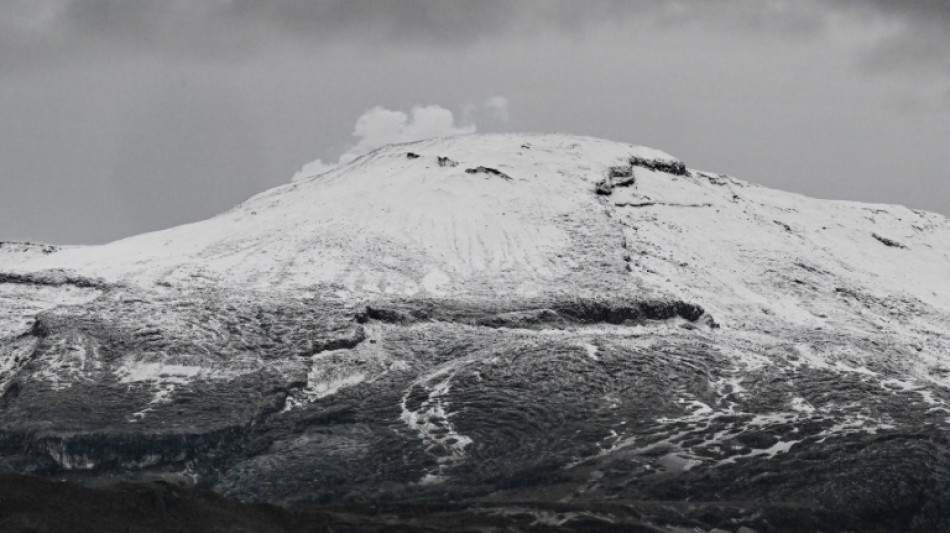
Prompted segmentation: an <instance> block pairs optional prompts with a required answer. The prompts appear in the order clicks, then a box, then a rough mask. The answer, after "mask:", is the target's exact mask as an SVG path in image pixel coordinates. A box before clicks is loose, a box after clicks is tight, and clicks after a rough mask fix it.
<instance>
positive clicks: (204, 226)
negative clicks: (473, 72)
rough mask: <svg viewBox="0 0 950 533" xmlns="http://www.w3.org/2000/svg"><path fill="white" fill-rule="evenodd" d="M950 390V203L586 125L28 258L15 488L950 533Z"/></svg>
mask: <svg viewBox="0 0 950 533" xmlns="http://www.w3.org/2000/svg"><path fill="white" fill-rule="evenodd" d="M802 172H809V173H819V172H822V169H820V168H815V169H809V168H803V169H802ZM948 386H950V220H948V219H947V218H946V217H943V216H941V215H937V214H934V213H927V212H922V211H916V210H911V209H908V208H905V207H901V206H893V205H879V204H864V203H857V202H847V201H832V200H819V199H813V198H808V197H805V196H801V195H798V194H792V193H786V192H781V191H777V190H773V189H769V188H765V187H761V186H758V185H755V184H752V183H748V182H746V181H742V180H739V179H736V178H734V177H731V176H727V175H724V174H717V173H711V172H703V171H698V170H694V169H690V168H688V167H687V166H686V164H685V163H684V162H682V161H680V160H679V159H677V158H675V157H673V156H671V155H669V154H666V153H664V152H660V151H658V150H654V149H650V148H644V147H640V146H632V145H628V144H623V143H616V142H610V141H605V140H600V139H593V138H587V137H575V136H567V135H530V134H497V135H469V136H460V137H451V138H443V139H431V140H426V141H420V142H414V143H408V144H400V145H391V146H387V147H384V148H381V149H379V150H377V151H375V152H372V153H370V154H368V155H365V156H363V157H361V158H359V159H357V160H356V161H353V162H352V163H349V164H346V165H344V166H341V167H338V168H335V169H333V170H330V171H328V172H325V173H322V174H319V175H314V176H306V175H305V176H302V179H298V180H295V181H294V182H292V183H289V184H287V185H284V186H281V187H277V188H275V189H271V190H269V191H266V192H264V193H261V194H259V195H257V196H255V197H253V198H251V199H249V200H247V201H246V202H244V203H242V204H241V205H239V206H237V207H235V208H234V209H232V210H231V211H228V212H226V213H223V214H221V215H219V216H217V217H214V218H212V219H209V220H206V221H202V222H198V223H195V224H189V225H185V226H180V227H176V228H172V229H168V230H164V231H159V232H155V233H149V234H145V235H140V236H136V237H131V238H128V239H124V240H121V241H117V242H114V243H110V244H106V245H102V246H88V247H83V246H72V247H70V246H52V245H39V244H32V243H2V244H0V470H3V471H8V472H14V473H19V474H30V475H31V476H34V477H26V478H24V477H19V476H15V475H12V474H11V475H8V476H7V477H6V478H5V479H8V480H9V483H8V484H7V486H14V485H15V484H16V483H22V484H23V486H24V487H26V488H28V489H30V490H36V491H39V493H42V494H54V493H55V494H58V496H56V498H57V501H68V502H74V501H79V500H82V501H93V502H103V501H107V500H108V498H109V497H110V496H109V494H112V493H109V490H117V489H108V488H103V487H116V486H121V487H125V488H124V489H122V490H126V491H128V490H133V489H130V488H128V487H154V486H156V485H155V483H161V484H162V485H161V486H162V487H176V488H175V489H174V490H176V491H179V492H176V493H175V494H176V495H175V496H174V497H169V498H172V499H174V498H180V499H189V498H190V499H189V500H188V501H191V502H199V503H194V504H193V505H199V504H200V505H203V506H205V508H210V507H214V506H216V505H217V506H223V505H231V506H239V505H240V504H238V503H234V502H236V501H240V502H266V503H267V504H271V505H275V507H273V509H271V510H270V511H268V513H271V514H268V515H267V517H270V518H267V517H265V518H260V517H259V516H258V515H255V517H256V518H255V520H254V521H249V522H245V523H244V524H243V526H241V525H237V526H235V527H245V528H251V529H241V530H242V531H243V530H255V531H256V530H258V529H253V528H254V527H258V525H259V524H265V523H266V524H269V525H266V524H265V525H259V527H261V528H263V529H259V530H260V531H281V530H286V531H291V530H294V531H296V530H311V529H300V528H303V526H301V525H300V524H301V522H300V521H299V520H298V519H299V517H300V516H308V517H311V518H312V520H310V521H308V522H306V523H308V524H310V525H309V526H308V527H313V528H314V529H312V530H313V531H318V530H319V531H323V530H332V528H331V529H318V527H324V526H326V527H328V528H329V527H330V526H329V525H327V524H331V523H336V524H348V527H353V528H356V529H357V530H364V529H366V530H369V529H372V528H378V529H385V528H387V527H403V528H407V529H405V530H430V531H443V530H444V531H449V530H451V531H466V530H472V531H489V530H498V531H501V530H505V531H522V530H524V531H670V532H672V531H687V530H688V531H720V532H721V531H731V532H737V531H743V532H748V531H755V532H758V533H764V532H769V531H816V530H821V531H825V532H833V531H895V530H919V531H946V530H950V510H948V508H947V506H946V505H945V503H946V502H947V501H950V389H948ZM36 476H39V477H44V478H50V479H57V480H65V481H68V482H70V483H71V485H69V486H68V487H69V488H68V489H61V488H56V489H55V490H54V489H48V488H42V487H45V485H43V483H45V481H44V480H42V479H36ZM11 484H12V485H11ZM36 487H41V488H36ZM57 487H58V486H57ZM11 490H12V489H11ZM24 490H27V489H24ZM135 490H153V489H135ZM162 490H166V489H162ZM167 490H171V489H167ZM63 491H65V492H63ZM83 491H86V492H83ZM192 491H195V492H194V493H193V492H192ZM202 491H204V492H202ZM208 491H210V492H213V493H216V495H215V494H211V495H209V494H207V492H208ZM163 494H164V493H163ZM192 494H200V496H189V495H192ZM111 497H114V495H113V496H111ZM222 497H223V498H227V499H228V500H233V502H228V501H227V500H222V499H221V498H222ZM0 501H3V498H0ZM174 501H179V500H174ZM209 502H210V503H209ZM89 505H91V506H95V505H100V503H90V504H89ZM102 505H104V504H102ZM129 505H132V504H129ZM136 505H138V504H136ZM209 506H210V507H209ZM63 508H64V509H65V508H71V507H69V506H68V505H64V507H63ZM87 508H89V507H88V506H87ZM177 508H178V509H183V508H185V507H184V506H183V504H182V505H179V506H178V507H177ZM214 508H215V509H217V507H214ZM189 509H191V508H190V507H189ZM242 509H243V508H242ZM254 509H258V508H254ZM269 509H270V508H269ZM245 510H246V509H245ZM258 511H259V509H258ZM163 512H168V513H173V512H174V511H168V510H167V509H166V510H164V511H163ZM189 512H192V511H189ZM209 512H210V511H209ZM215 512H218V511H215ZM228 512H229V513H237V512H239V511H233V510H232V511H228ZM255 512H257V511H255ZM281 513H284V514H281ZM301 513H303V514H301ZM306 513H316V514H306ZM4 514H7V515H8V516H14V517H18V518H16V520H19V522H16V521H11V522H9V523H10V524H14V525H16V524H21V525H22V524H28V525H29V524H32V525H31V526H29V527H34V526H35V525H36V524H52V523H53V522H44V520H53V518H51V516H52V515H44V513H43V512H39V511H37V512H32V511H29V510H28V509H25V508H23V509H20V510H16V509H12V510H4V508H3V507H2V505H0V525H2V524H3V523H4V522H3V521H2V520H3V518H2V517H3V515H4ZM317 515H319V517H322V518H319V519H318V518H313V516H317ZM77 516H78V515H77ZM83 516H85V515H83ZM90 516H94V513H93V514H91V515H90ZM214 516H218V515H214ZM277 516H281V517H283V518H280V519H278V518H274V517H277ZM328 516H329V517H332V519H331V518H326V517H328ZM288 517H291V518H293V517H296V518H293V519H291V518H288ZM324 519H326V520H324ZM11 520H13V519H11ZM130 520H131V518H130ZM260 520H263V521H264V522H260ZM266 520H272V521H271V522H266ZM294 520H298V521H296V522H295V521H294ZM308 520H309V519H308ZM320 520H324V521H323V522H321V521H320ZM334 520H335V521H336V522H333V521H334ZM288 524H296V525H288ZM23 527H27V526H23ZM49 527H53V526H49ZM117 527H118V526H117ZM268 528H269V529H268ZM466 528H468V529H466ZM506 528H507V529H506ZM24 530H26V529H24ZM156 530H158V529H156Z"/></svg>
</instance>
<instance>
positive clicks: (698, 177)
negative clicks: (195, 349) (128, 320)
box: [0, 135, 950, 327]
mask: <svg viewBox="0 0 950 533" xmlns="http://www.w3.org/2000/svg"><path fill="white" fill-rule="evenodd" d="M409 154H413V156H414V155H418V156H419V157H413V156H410V155H409ZM440 157H446V158H449V159H450V160H451V161H453V162H457V163H458V164H457V166H451V165H440V163H439V160H438V158H440ZM630 158H639V159H640V160H644V161H661V162H675V161H676V160H675V158H673V157H672V156H669V155H667V154H665V153H663V152H659V151H656V150H652V149H648V148H643V147H636V146H630V145H626V144H620V143H614V142H608V141H602V140H597V139H591V138H581V137H570V136H561V135H478V136H463V137H455V138H447V139H434V140H428V141H421V142H417V143H410V144H406V145H394V146H389V147H385V148H383V149H380V150H378V151H376V152H373V153H372V154H369V155H367V156H365V157H362V158H360V159H358V160H357V161H355V162H353V163H351V164H349V165H346V166H344V167H341V168H338V169H336V170H333V171H331V172H329V173H326V174H323V175H320V176H317V177H314V178H310V179H307V180H303V181H300V182H296V183H292V184H288V185H285V186H282V187H278V188H275V189H272V190H269V191H266V192H264V193H262V194H259V195H257V196H255V197H254V198H251V199H250V200H248V201H247V202H245V203H243V204H241V205H240V206H238V207H236V208H234V209H232V210H231V211H229V212H227V213H224V214H222V215H220V216H217V217H215V218H212V219H210V220H206V221H203V222H199V223H195V224H190V225H186V226H181V227H176V228H172V229H169V230H165V231H160V232H156V233H151V234H146V235H141V236H137V237H133V238H129V239H125V240H122V241H118V242H114V243H111V244H108V245H104V246H95V247H74V248H67V249H63V250H57V251H53V252H51V253H43V252H41V251H38V250H27V251H25V250H22V249H13V248H10V247H6V248H0V271H5V272H37V271H45V270H56V269H61V270H64V271H66V272H69V273H71V274H75V275H79V276H85V277H89V278H104V279H105V280H107V281H121V282H126V283H132V284H139V285H145V286H151V285H153V284H155V283H159V284H172V285H188V284H197V285H203V284H207V283H209V282H217V283H224V284H234V285H238V286H241V287H266V288H287V289H297V288H310V289H314V290H320V291H321V292H325V291H327V290H329V291H332V292H336V293H337V294H339V295H341V296H343V295H349V294H354V293H357V294H359V293H369V294H374V293H375V294H401V295H414V294H432V295H446V294H459V293H461V294H465V293H488V294H521V295H532V294H539V293H544V292H548V291H549V290H551V288H552V287H553V286H554V285H557V286H558V289H559V290H580V289H584V290H588V289H590V290H595V291H597V292H602V291H612V290H627V289H634V290H637V291H643V290H646V289H651V290H657V291H660V292H661V293H663V294H673V295H677V296H681V297H689V298H692V299H694V300H696V301H698V302H700V303H701V304H702V305H704V306H706V307H707V309H708V310H711V311H713V314H715V315H717V316H720V315H724V314H736V313H739V314H761V313H767V314H773V315H775V316H777V317H781V318H782V319H783V320H787V321H791V322H794V323H799V324H802V325H809V326H822V325H827V326H834V324H826V323H827V322H828V320H827V319H826V318H823V315H825V314H826V313H824V310H823V309H822V304H821V302H813V301H810V299H808V298H799V297H798V292H801V291H798V290H797V289H799V288H807V287H808V285H809V284H815V283H822V284H833V283H835V282H836V281H837V280H842V281H847V282H848V284H849V285H854V284H858V285H860V286H861V287H863V288H864V289H865V290H866V291H867V293H868V297H871V298H884V299H886V298H889V297H891V296H895V295H900V298H903V299H904V301H905V303H907V302H909V303H913V302H914V301H920V302H925V303H928V304H930V305H933V306H935V307H937V308H939V309H943V310H950V290H948V288H950V281H948V280H950V276H948V272H950V224H948V223H947V219H946V218H944V217H942V216H939V215H936V214H931V213H924V212H918V211H912V210H910V209H906V208H904V207H900V206H889V205H871V204H861V203H855V202H843V201H826V200H816V199H811V198H806V197H803V196H799V195H796V194H790V193H785V192H780V191H775V190H771V189H767V188H763V187H758V186H755V185H750V184H748V183H745V182H742V181H739V180H736V179H733V178H730V177H726V176H721V175H715V174H709V173H703V172H695V171H691V172H689V173H688V175H685V176H678V175H673V174H669V173H666V172H662V171H658V170H651V169H650V168H647V167H644V166H636V167H634V168H633V178H634V179H635V184H634V185H633V186H627V187H616V188H614V190H613V194H611V195H609V196H598V195H596V194H593V190H594V188H595V186H596V184H597V183H599V182H601V181H603V180H604V178H605V175H606V174H607V172H608V169H609V168H611V167H615V166H618V165H621V166H622V165H625V164H626V161H627V160H629V159H630ZM478 167H486V168H491V169H496V170H498V171H499V172H500V173H502V175H496V174H493V173H487V172H466V171H467V170H472V169H477V168H478ZM820 171H821V169H803V172H820ZM881 239H884V240H881ZM885 242H889V243H891V244H892V245H888V244H885ZM894 244H896V245H897V246H895V245H894ZM624 259H627V265H625V264H624V262H623V261H624ZM624 268H626V269H628V270H629V271H630V272H629V273H626V272H623V270H624ZM620 272H623V275H617V274H618V273H620ZM792 273H798V274H799V275H797V276H796V275H792ZM776 284H789V285H791V284H797V285H800V286H801V287H791V289H792V290H789V291H779V293H778V294H777V293H776V291H775V290H774V287H775V286H776ZM881 326H882V327H886V324H881Z"/></svg>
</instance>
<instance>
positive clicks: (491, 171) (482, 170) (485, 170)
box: [465, 167, 512, 181]
mask: <svg viewBox="0 0 950 533" xmlns="http://www.w3.org/2000/svg"><path fill="white" fill-rule="evenodd" d="M465 172H466V173H468V174H487V175H489V176H494V177H496V178H501V179H503V180H508V181H511V179H512V178H511V176H509V175H508V174H505V173H504V172H502V171H500V170H498V169H496V168H491V167H475V168H467V169H465Z"/></svg>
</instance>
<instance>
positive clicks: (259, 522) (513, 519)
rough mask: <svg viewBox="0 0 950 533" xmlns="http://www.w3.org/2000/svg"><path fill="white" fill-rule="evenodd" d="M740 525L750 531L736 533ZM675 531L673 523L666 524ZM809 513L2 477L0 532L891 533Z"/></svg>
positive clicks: (880, 527) (736, 507) (740, 507)
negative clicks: (95, 484)
mask: <svg viewBox="0 0 950 533" xmlns="http://www.w3.org/2000/svg"><path fill="white" fill-rule="evenodd" d="M739 522H745V523H749V522H752V523H753V525H755V527H756V528H755V529H753V528H751V527H749V526H736V524H737V523H739ZM671 524H679V525H678V526H676V525H671ZM894 525H895V524H893V523H892V524H890V525H889V526H883V525H881V524H873V523H867V522H863V523H862V522H851V521H849V520H848V519H847V518H845V517H842V516H837V517H835V516H833V515H831V514H829V513H825V512H821V511H817V510H815V509H803V508H796V507H794V506H784V505H781V504H776V505H772V506H767V507H763V508H760V509H755V510H752V509H748V508H746V506H745V504H743V503H738V502H737V503H731V504H724V503H717V504H713V503H683V502H680V503H674V502H652V503H651V502H628V503H626V504H623V505H618V504H616V503H615V504H593V505H591V504H585V505H583V506H576V505H571V504H563V505H559V504H537V503H534V504H532V503H519V502H508V503H489V502H468V503H462V502H455V503H399V504H378V505H372V506H370V505H350V506H344V505H338V506H295V507H290V508H284V507H279V506H276V505H269V504H259V503H239V502H235V501H231V500H227V499H225V498H223V497H221V496H218V495H216V494H214V493H210V492H202V491H196V490H193V489H188V488H183V487H177V486H174V485H170V484H166V483H151V484H117V485H114V486H110V487H100V488H90V487H83V486H79V485H75V484H71V483H65V482H58V481H52V480H49V479H45V478H38V477H32V476H24V475H20V474H9V473H7V474H0V531H3V532H4V533H27V532H30V533H59V532H63V533H65V532H69V533H74V532H84V531H95V532H97V533H111V532H149V533H163V532H191V531H195V532H218V533H226V532H241V533H257V532H261V533H264V532H267V533H272V532H328V533H329V532H335V533H339V532H349V531H354V532H355V531H370V532H371V531H392V532H398V531H406V532H409V531H422V532H426V531H428V532H450V531H451V532H467V531H472V532H474V531H499V532H500V531H506V532H517V531H532V532H534V531H537V532H544V531H552V532H553V531H581V532H588V531H589V532H598V531H604V532H612V531H616V532H621V531H623V532H634V533H636V532H685V531H690V532H695V531H715V532H717V533H718V532H721V531H735V532H739V533H750V532H753V531H755V532H759V533H762V532H766V531H789V532H797V531H801V532H805V531H826V532H833V531H848V530H850V531H869V532H873V531H897V530H902V529H905V528H899V529H893V528H892V526H894Z"/></svg>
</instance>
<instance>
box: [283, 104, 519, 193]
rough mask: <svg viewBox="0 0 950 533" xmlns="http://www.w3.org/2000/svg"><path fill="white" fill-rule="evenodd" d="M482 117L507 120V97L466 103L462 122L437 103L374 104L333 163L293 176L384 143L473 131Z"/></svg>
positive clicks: (322, 169) (319, 171)
mask: <svg viewBox="0 0 950 533" xmlns="http://www.w3.org/2000/svg"><path fill="white" fill-rule="evenodd" d="M482 119H485V120H488V121H491V122H499V123H507V122H508V120H509V115H508V100H507V99H505V97H503V96H495V97H492V98H489V99H488V100H486V101H485V102H484V103H482V104H480V105H474V104H469V105H467V106H465V108H464V109H463V111H462V121H461V123H456V121H455V115H454V114H453V113H452V112H451V111H449V110H448V109H445V108H444V107H442V106H439V105H428V106H421V105H417V106H413V107H412V109H411V110H410V111H409V113H408V114H407V113H405V112H403V111H393V110H391V109H386V108H384V107H382V106H376V107H374V108H372V109H368V110H367V111H366V112H365V113H363V115H361V116H360V117H359V118H358V119H356V125H355V126H354V127H353V136H354V137H358V138H359V141H358V142H357V143H356V144H355V145H353V146H352V147H350V148H349V149H348V150H347V151H346V152H344V153H343V154H342V155H340V157H339V159H338V160H337V162H336V163H325V162H324V161H323V160H320V159H318V160H316V161H313V162H311V163H308V164H306V165H304V166H303V168H301V169H300V170H299V171H298V172H297V173H296V174H294V177H293V180H294V181H298V180H302V179H305V178H309V177H313V176H317V175H320V174H323V173H325V172H329V171H330V170H333V169H334V168H336V167H338V166H340V165H345V164H347V163H349V162H351V161H353V160H354V159H356V158H358V157H360V156H362V155H365V154H368V153H369V152H372V151H373V150H375V149H377V148H379V147H382V146H386V145H387V144H393V143H403V142H412V141H421V140H422V139H430V138H432V137H452V136H455V135H467V134H470V133H475V131H476V130H477V126H476V122H479V121H481V120H482Z"/></svg>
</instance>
